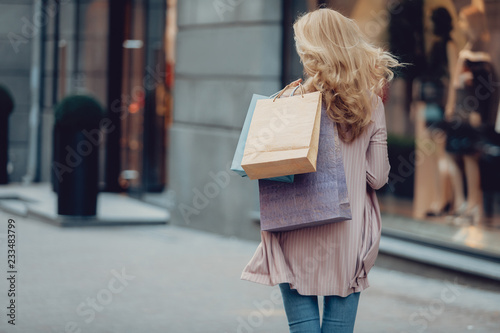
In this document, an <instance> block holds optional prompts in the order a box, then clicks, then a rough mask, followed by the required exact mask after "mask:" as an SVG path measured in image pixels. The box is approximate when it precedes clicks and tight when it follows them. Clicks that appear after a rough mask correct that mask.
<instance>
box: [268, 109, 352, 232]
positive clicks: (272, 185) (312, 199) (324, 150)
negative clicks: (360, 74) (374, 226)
mask: <svg viewBox="0 0 500 333" xmlns="http://www.w3.org/2000/svg"><path fill="white" fill-rule="evenodd" d="M316 166H317V171H316V172H311V173H305V174H297V175H295V179H294V182H293V183H292V184H286V183H277V182H270V181H268V180H265V179H260V180H259V201H260V226H261V230H264V231H286V230H295V229H299V228H306V227H314V226H319V225H323V224H326V223H333V222H340V221H345V220H351V219H352V215H351V206H350V203H349V197H348V192H347V183H346V179H345V170H344V164H343V160H342V152H341V150H340V141H339V137H338V133H337V128H336V126H335V124H334V123H333V122H332V121H331V120H330V119H329V118H328V115H327V114H326V110H325V109H324V108H322V110H321V127H320V139H319V146H318V156H317V165H316Z"/></svg>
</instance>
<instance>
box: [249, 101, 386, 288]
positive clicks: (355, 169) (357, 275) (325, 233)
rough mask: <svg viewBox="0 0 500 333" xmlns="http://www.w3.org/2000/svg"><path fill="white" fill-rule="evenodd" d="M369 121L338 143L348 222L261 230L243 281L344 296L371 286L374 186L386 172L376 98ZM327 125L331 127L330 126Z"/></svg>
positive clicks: (376, 235) (376, 215)
mask: <svg viewBox="0 0 500 333" xmlns="http://www.w3.org/2000/svg"><path fill="white" fill-rule="evenodd" d="M323 112H325V111H324V110H323ZM372 118H373V119H372V120H373V121H372V122H371V123H370V124H369V125H368V126H367V127H366V128H365V129H364V131H363V133H362V134H361V135H360V136H358V137H357V138H356V139H355V140H353V141H352V142H349V143H345V142H343V141H340V146H341V150H342V157H343V162H344V169H345V174H346V182H347V188H348V193H349V200H350V203H351V212H352V220H348V221H342V222H336V223H331V224H327V225H322V226H318V227H311V228H304V229H298V230H293V231H285V232H272V233H271V232H266V231H263V232H261V237H262V242H261V244H260V245H259V247H258V248H257V251H256V252H255V255H254V257H253V258H252V260H251V261H250V262H249V263H248V265H247V266H246V267H245V269H244V271H243V274H242V276H241V277H242V279H245V280H250V281H253V282H258V283H263V284H268V285H275V284H278V283H283V282H289V283H290V286H291V287H292V288H294V289H297V290H298V291H299V293H300V294H302V295H340V296H344V297H345V296H347V295H349V294H351V293H353V292H358V291H361V290H363V289H365V288H367V287H368V286H369V284H368V280H367V278H366V277H367V274H368V272H369V270H370V269H371V267H372V266H373V264H374V263H375V259H376V257H377V254H378V244H379V241H380V231H381V220H380V211H379V206H378V203H377V199H376V196H375V192H374V190H373V188H375V189H376V188H380V187H382V186H383V185H384V184H385V183H386V182H387V179H388V173H389V162H388V157H387V144H386V138H387V132H386V127H385V115H384V106H383V104H382V101H381V99H380V98H377V101H376V102H374V105H373V112H372ZM331 125H332V126H335V125H334V123H333V122H332V123H331ZM367 184H368V185H367Z"/></svg>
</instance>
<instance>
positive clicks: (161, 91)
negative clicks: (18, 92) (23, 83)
mask: <svg viewBox="0 0 500 333" xmlns="http://www.w3.org/2000/svg"><path fill="white" fill-rule="evenodd" d="M43 6H44V7H45V8H46V10H50V11H51V12H53V13H54V15H51V16H50V17H51V18H50V22H49V24H48V25H47V27H46V28H44V31H43V32H42V44H43V55H42V57H43V59H44V60H43V69H42V72H43V74H42V75H43V78H44V83H45V84H44V85H42V88H41V89H43V91H42V93H43V96H44V99H43V105H44V106H45V110H44V113H45V115H46V117H45V118H46V119H45V121H44V125H43V126H45V127H46V128H47V129H46V131H49V128H50V127H51V119H52V117H53V116H52V112H53V111H52V109H53V106H54V105H55V104H57V103H58V102H59V101H60V100H61V99H62V98H64V97H65V96H67V95H69V94H87V95H91V96H93V97H94V98H96V99H97V100H98V101H99V102H100V103H101V104H102V105H103V106H104V107H105V108H106V109H107V111H108V113H107V116H106V117H108V118H109V119H110V121H112V122H113V125H114V130H113V131H112V132H111V133H108V135H107V137H106V140H105V142H104V143H103V144H102V145H101V147H100V148H101V168H100V170H101V183H102V188H103V189H107V190H109V191H116V192H120V191H127V192H129V193H131V194H137V195H141V194H142V193H144V192H160V191H162V190H163V189H164V188H165V186H166V165H167V163H166V156H167V147H168V145H167V140H168V128H169V126H170V123H171V118H172V116H171V113H172V102H171V99H172V98H171V90H172V88H173V75H172V73H173V68H174V62H175V60H174V59H173V57H172V54H174V51H173V50H167V43H168V47H171V48H173V47H174V46H175V42H173V41H172V40H173V38H174V39H175V10H176V1H174V0H168V1H167V0H125V1H122V0H68V1H64V2H60V1H56V0H45V1H43ZM171 12H172V13H171ZM167 15H168V17H169V24H168V25H167ZM170 21H171V22H170ZM167 27H170V29H167ZM169 30H170V31H172V30H173V33H172V32H170V35H169V32H168V31H169ZM166 36H169V37H166ZM46 146H49V144H48V143H46V144H45V145H42V144H41V147H46ZM43 149H46V148H43ZM40 164H41V165H48V164H47V162H46V161H41V163H40Z"/></svg>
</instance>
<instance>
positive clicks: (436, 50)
mask: <svg viewBox="0 0 500 333" xmlns="http://www.w3.org/2000/svg"><path fill="white" fill-rule="evenodd" d="M430 19H431V21H432V38H433V45H432V47H431V50H430V53H429V56H428V61H427V69H426V71H425V72H424V73H423V75H422V76H421V77H420V79H419V80H418V81H417V85H418V86H417V87H416V89H415V91H418V92H419V93H418V94H419V96H415V99H416V100H417V101H418V102H417V103H416V110H415V111H414V112H416V113H417V115H418V117H417V119H415V120H416V135H417V141H416V144H417V149H424V148H423V147H420V143H421V142H422V143H424V142H432V145H433V147H435V149H434V150H433V151H432V152H429V153H427V154H425V155H424V157H422V158H423V159H424V160H421V163H419V165H417V170H416V174H415V181H416V186H415V194H414V198H415V199H414V200H415V201H414V213H413V214H414V216H415V217H416V218H424V217H425V215H427V216H440V215H442V214H444V213H445V212H446V211H448V210H449V209H450V208H451V206H452V205H451V204H452V202H451V199H452V198H451V195H450V193H449V192H450V191H449V188H450V186H449V184H450V176H452V174H453V172H454V173H457V171H456V170H455V169H452V168H453V166H454V165H453V164H450V163H449V162H448V158H447V154H446V152H445V143H446V142H445V138H444V135H443V132H442V130H439V127H440V124H441V123H442V120H443V117H444V110H445V105H446V101H447V95H448V94H449V92H448V91H449V89H450V81H451V80H452V78H451V76H452V73H453V72H454V70H455V67H456V62H457V58H458V49H457V46H456V44H455V42H454V41H453V40H452V38H451V31H452V30H453V25H452V17H451V15H450V13H449V12H448V10H447V9H446V8H444V7H439V8H436V9H434V10H433V11H432V13H431V15H430ZM462 201H463V199H462Z"/></svg>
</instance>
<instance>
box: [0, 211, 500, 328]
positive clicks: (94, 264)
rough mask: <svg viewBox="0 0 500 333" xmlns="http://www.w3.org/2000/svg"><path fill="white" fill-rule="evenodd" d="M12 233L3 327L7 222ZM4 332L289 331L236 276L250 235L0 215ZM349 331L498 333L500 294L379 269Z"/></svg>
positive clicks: (263, 290) (268, 295)
mask: <svg viewBox="0 0 500 333" xmlns="http://www.w3.org/2000/svg"><path fill="white" fill-rule="evenodd" d="M9 218H10V219H14V221H15V225H16V237H17V244H16V245H17V254H16V255H17V258H16V260H17V261H16V265H17V272H18V273H17V281H16V286H15V289H16V297H15V302H16V311H15V313H16V316H15V324H16V325H15V326H12V325H9V324H8V323H7V321H8V320H10V319H9V318H8V317H7V310H6V308H7V306H8V304H7V302H8V301H7V297H5V295H6V294H7V290H8V289H9V288H10V287H9V285H8V280H7V279H6V278H5V276H7V278H8V274H7V270H8V269H7V242H6V234H7V221H8V219H9ZM0 219H1V221H2V223H1V228H2V229H1V230H0V235H1V238H0V249H1V255H0V258H1V260H0V262H1V265H0V267H1V271H2V274H3V276H4V277H3V278H2V279H1V280H0V281H1V282H0V294H1V295H2V297H1V298H0V301H1V303H2V304H1V306H0V308H1V309H2V314H1V317H0V332H2V333H4V332H5V333H10V332H20V333H34V332H36V333H53V332H57V333H62V332H89V333H107V332H109V333H111V332H113V333H115V332H120V333H136V332H137V333H138V332H148V333H160V332H162V333H165V332H169V333H177V332H179V333H180V332H183V333H184V332H216V333H226V332H227V333H229V332H237V333H240V332H241V333H249V332H273V333H277V332H287V331H288V330H287V324H286V317H285V312H284V310H283V306H282V304H281V298H280V294H279V289H278V287H277V286H275V287H267V286H261V285H258V284H253V283H250V282H247V281H241V280H240V279H239V277H240V273H241V271H242V269H243V267H244V266H245V264H246V263H247V261H248V260H249V259H250V258H251V256H252V255H253V253H254V251H255V248H256V247H257V245H258V243H256V242H252V241H243V240H239V239H234V238H227V237H222V236H218V235H215V234H209V233H204V232H200V231H195V230H191V229H186V228H182V227H175V226H171V225H166V226H165V225H160V226H137V227H136V226H133V227H130V226H129V227H86V228H81V227H78V228H71V227H69V228H60V227H55V226H53V225H50V224H47V223H44V222H41V221H37V220H32V219H26V218H19V217H16V216H13V215H7V214H6V213H4V212H0ZM369 279H370V284H371V286H370V287H369V288H368V289H367V290H366V291H364V292H362V294H361V298H360V305H359V309H358V316H357V321H356V327H355V332H370V333H372V332H398V333H412V332H498V331H499V330H500V293H498V292H492V291H486V290H478V289H474V288H472V287H469V286H465V285H462V284H461V283H460V281H459V280H456V281H453V280H450V279H446V280H436V279H431V278H426V277H422V276H416V275H412V274H408V273H403V272H398V271H391V270H388V269H385V268H381V267H377V264H375V267H374V268H373V269H372V271H371V272H370V275H369Z"/></svg>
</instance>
